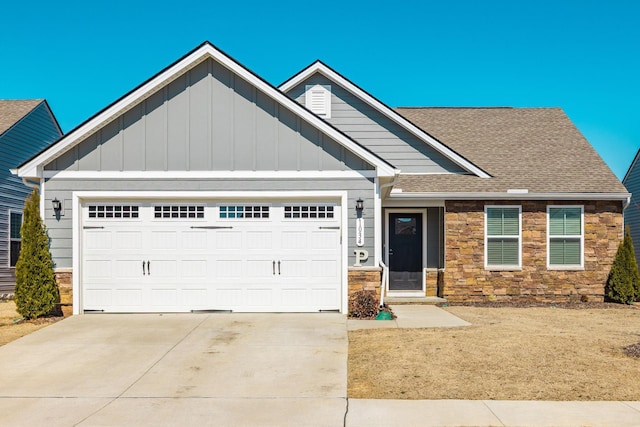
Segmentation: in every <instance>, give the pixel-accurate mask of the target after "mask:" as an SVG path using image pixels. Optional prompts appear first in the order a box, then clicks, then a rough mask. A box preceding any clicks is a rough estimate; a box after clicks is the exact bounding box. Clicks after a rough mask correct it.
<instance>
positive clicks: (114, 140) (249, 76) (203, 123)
mask: <svg viewBox="0 0 640 427" xmlns="http://www.w3.org/2000/svg"><path fill="white" fill-rule="evenodd" d="M401 77H402V76H398V78H401ZM16 173H17V174H18V175H19V176H20V177H23V178H28V179H32V180H38V181H40V182H41V185H42V193H43V207H44V210H43V216H44V219H45V222H46V225H47V229H48V231H49V236H50V239H51V251H52V255H53V260H54V263H55V267H56V274H57V279H58V283H59V285H60V287H61V291H62V292H61V297H62V300H63V302H64V303H68V304H72V305H73V312H74V313H76V314H79V313H83V312H85V311H110V312H181V311H192V310H195V311H198V310H233V311H263V312H284V311H307V312H308V311H323V310H339V311H341V312H346V311H347V304H348V299H349V296H350V295H352V294H353V292H355V291H357V290H361V289H376V290H377V291H378V292H379V294H382V296H384V297H385V298H386V297H398V298H407V299H410V298H416V297H418V298H423V297H425V296H434V295H436V293H437V294H439V295H441V296H444V297H446V298H448V299H451V300H459V301H460V300H466V301H481V300H494V299H498V300H500V299H519V298H523V299H534V300H543V301H568V300H573V299H576V298H578V299H582V300H585V299H586V300H600V301H601V300H602V299H603V297H604V284H605V281H606V277H607V273H608V270H609V268H610V265H611V263H612V260H613V256H614V254H615V251H616V247H617V243H618V242H619V241H620V239H621V238H622V211H623V208H624V206H625V204H626V203H627V201H628V198H629V194H628V192H627V191H626V190H625V188H624V187H623V186H622V184H621V183H620V182H619V181H618V180H617V178H616V177H615V176H614V175H613V173H612V172H611V171H610V170H609V168H608V167H607V166H606V164H605V163H604V162H603V161H602V159H601V158H600V157H599V156H598V154H597V153H596V152H595V151H594V150H593V148H592V147H591V146H590V145H589V143H588V142H587V141H586V139H585V138H584V137H583V136H582V135H581V134H580V132H579V131H578V130H577V129H576V128H575V126H574V125H573V124H572V123H571V121H570V120H569V119H568V118H567V116H566V115H565V114H564V113H563V112H562V111H561V110H560V109H557V108H547V109H545V108H532V109H513V108H477V109H474V108H462V109H455V108H454V109H451V108H400V109H396V110H394V109H391V108H389V107H388V106H386V105H384V104H383V103H381V102H380V101H379V100H377V99H376V98H374V97H373V96H372V95H370V94H369V93H367V92H365V91H364V90H362V89H361V88H359V87H358V86H357V85H355V84H354V83H352V82H351V81H349V80H347V79H346V78H345V77H344V76H342V75H340V74H339V73H337V72H336V71H334V70H332V69H331V68H329V67H328V66H326V65H325V64H323V63H321V62H315V63H313V64H311V65H310V66H309V67H307V68H305V69H304V70H302V71H301V72H299V73H298V74H296V75H294V76H293V77H292V78H291V79H289V80H287V81H286V82H285V83H283V84H282V85H280V86H279V87H275V86H273V85H271V84H270V83H268V82H266V81H265V80H264V79H262V78H261V77H259V76H258V75H256V74H255V73H253V72H252V71H250V70H248V69H247V68H245V67H244V66H242V65H241V64H239V63H238V62H237V61H235V60H234V59H233V58H231V57H230V56H228V55H227V54H225V53H223V52H222V51H220V50H219V49H217V48H216V47H214V46H213V45H211V44H210V43H204V44H202V45H201V46H199V47H198V48H196V49H194V50H193V51H192V52H190V53H188V54H187V55H185V56H184V57H183V58H181V59H179V60H178V61H176V62H175V63H173V64H171V65H170V66H169V67H167V68H165V69H164V70H162V71H161V72H160V73H158V74H157V75H155V76H153V77H152V78H151V79H149V80H147V81H146V82H144V83H142V84H141V85H140V86H138V87H137V88H134V89H133V90H132V91H131V92H129V93H127V94H126V95H124V96H123V97H121V98H120V99H118V100H117V101H115V102H114V103H113V104H111V105H109V106H107V107H106V108H104V109H103V110H101V111H100V112H98V113H97V114H96V115H94V116H93V117H91V118H89V119H88V120H87V121H86V122H84V123H82V124H81V125H80V126H78V127H77V128H76V129H74V130H73V131H71V132H69V133H68V134H67V135H65V136H64V137H63V138H61V139H60V140H59V141H58V142H57V143H56V144H54V145H52V146H50V147H48V148H47V149H45V150H43V151H42V152H41V153H39V154H38V155H36V156H35V157H33V158H32V159H30V160H29V161H27V162H25V163H23V164H22V165H20V166H19V168H18V169H17V171H16Z"/></svg>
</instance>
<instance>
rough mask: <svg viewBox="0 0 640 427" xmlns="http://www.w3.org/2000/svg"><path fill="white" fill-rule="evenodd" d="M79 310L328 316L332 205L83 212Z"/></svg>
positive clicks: (332, 287) (333, 258) (334, 252)
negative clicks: (312, 313)
mask: <svg viewBox="0 0 640 427" xmlns="http://www.w3.org/2000/svg"><path fill="white" fill-rule="evenodd" d="M82 211H83V227H82V228H83V240H82V256H83V263H82V308H83V310H102V311H105V312H188V311H192V310H233V311H247V312H286V311H291V312H293V311H296V312H297V311H319V310H337V309H339V308H340V301H341V273H340V270H341V263H340V256H341V249H340V246H341V241H340V240H341V232H340V209H339V207H338V204H337V203H333V202H321V203H316V202H314V203H308V202H277V203H276V202H273V201H271V202H261V201H256V202H221V203H208V202H197V201H196V202H190V201H187V202H184V201H176V202H144V203H133V202H120V203H91V202H88V203H85V204H84V205H83V209H82Z"/></svg>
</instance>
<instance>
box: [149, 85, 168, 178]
mask: <svg viewBox="0 0 640 427" xmlns="http://www.w3.org/2000/svg"><path fill="white" fill-rule="evenodd" d="M165 101H166V91H165V90H160V91H158V92H156V93H155V94H153V95H151V96H150V97H149V98H148V99H147V100H146V102H145V112H146V116H145V150H144V151H145V166H146V168H145V169H146V170H150V171H162V170H166V164H167V132H166V130H167V120H166V118H167V103H166V102H165Z"/></svg>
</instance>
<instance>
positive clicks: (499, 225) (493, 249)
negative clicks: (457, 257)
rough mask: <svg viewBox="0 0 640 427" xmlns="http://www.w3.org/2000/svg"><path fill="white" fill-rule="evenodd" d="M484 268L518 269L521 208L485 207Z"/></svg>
mask: <svg viewBox="0 0 640 427" xmlns="http://www.w3.org/2000/svg"><path fill="white" fill-rule="evenodd" d="M484 211H485V242H484V247H485V250H484V255H485V257H484V260H485V262H484V263H485V267H487V268H497V269H510V268H520V266H521V260H522V253H521V249H522V227H521V217H522V207H521V206H485V208H484Z"/></svg>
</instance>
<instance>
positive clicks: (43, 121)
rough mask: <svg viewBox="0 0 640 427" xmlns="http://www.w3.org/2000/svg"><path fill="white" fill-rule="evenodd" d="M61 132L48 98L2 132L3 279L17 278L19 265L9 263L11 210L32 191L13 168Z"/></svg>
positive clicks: (0, 266) (0, 254)
mask: <svg viewBox="0 0 640 427" xmlns="http://www.w3.org/2000/svg"><path fill="white" fill-rule="evenodd" d="M60 136H62V133H61V132H60V129H59V127H58V125H57V123H56V121H55V119H54V117H53V114H52V113H51V110H49V108H48V107H47V104H46V103H45V102H44V101H42V102H41V103H40V104H38V105H37V106H36V107H35V108H34V109H33V110H31V111H30V112H29V113H28V114H27V115H25V116H24V117H23V118H22V119H21V120H19V121H18V122H17V123H16V124H14V125H13V126H12V127H11V128H9V129H8V130H7V131H5V132H4V133H3V134H2V135H0V281H5V282H12V281H14V280H15V271H14V270H15V269H13V268H10V267H9V245H10V243H9V219H10V215H9V212H10V211H11V212H20V213H22V211H23V210H24V200H25V198H26V197H27V196H28V195H29V194H31V191H32V189H31V188H30V187H27V186H26V185H24V184H23V183H22V179H21V178H19V177H17V176H15V175H13V174H11V172H10V169H13V168H16V167H18V166H19V165H20V164H22V163H23V162H25V161H26V160H28V159H29V158H31V157H32V156H33V155H34V154H36V153H38V152H39V151H40V150H42V149H43V148H45V147H47V146H49V145H50V144H51V143H53V142H54V141H56V140H57V139H58V138H60Z"/></svg>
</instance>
